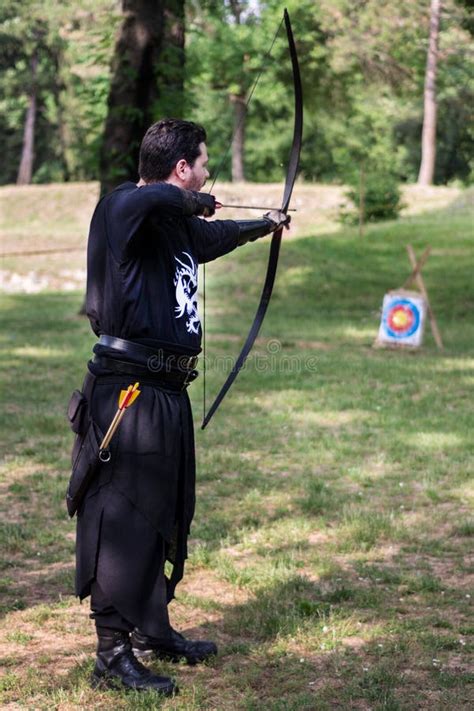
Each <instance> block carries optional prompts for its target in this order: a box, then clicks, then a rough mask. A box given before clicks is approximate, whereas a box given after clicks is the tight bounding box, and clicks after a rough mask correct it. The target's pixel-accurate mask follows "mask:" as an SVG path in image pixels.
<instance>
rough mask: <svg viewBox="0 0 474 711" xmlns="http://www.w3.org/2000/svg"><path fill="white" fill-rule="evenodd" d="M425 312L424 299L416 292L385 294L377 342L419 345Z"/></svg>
mask: <svg viewBox="0 0 474 711" xmlns="http://www.w3.org/2000/svg"><path fill="white" fill-rule="evenodd" d="M425 312H426V305H425V302H424V299H423V298H422V297H421V296H420V295H419V294H418V293H417V292H414V293H411V294H407V293H403V294H396V293H393V292H391V293H389V294H386V295H385V298H384V301H383V307H382V319H381V322H380V329H379V335H378V340H379V342H382V343H399V344H401V345H410V346H419V345H421V340H422V336H423V325H424V320H425Z"/></svg>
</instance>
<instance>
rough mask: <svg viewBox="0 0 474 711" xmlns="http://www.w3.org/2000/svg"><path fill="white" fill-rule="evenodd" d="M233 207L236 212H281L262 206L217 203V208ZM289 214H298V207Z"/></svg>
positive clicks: (291, 209)
mask: <svg viewBox="0 0 474 711" xmlns="http://www.w3.org/2000/svg"><path fill="white" fill-rule="evenodd" d="M217 206H219V207H233V208H235V209H236V210H280V208H279V207H262V206H261V205H228V204H227V203H226V204H224V203H223V202H218V203H216V207H217ZM288 212H297V209H296V207H291V208H290V209H289V210H288Z"/></svg>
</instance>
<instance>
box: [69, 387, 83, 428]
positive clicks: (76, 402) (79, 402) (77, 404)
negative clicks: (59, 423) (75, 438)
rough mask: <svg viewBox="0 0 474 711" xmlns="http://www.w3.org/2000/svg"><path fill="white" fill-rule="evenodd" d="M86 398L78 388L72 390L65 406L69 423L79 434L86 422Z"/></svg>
mask: <svg viewBox="0 0 474 711" xmlns="http://www.w3.org/2000/svg"><path fill="white" fill-rule="evenodd" d="M86 413H87V400H86V398H85V396H84V394H83V393H81V391H80V390H74V392H73V394H72V395H71V399H70V400H69V405H68V406H67V418H68V420H69V425H70V427H71V429H72V431H73V432H74V433H75V434H81V432H82V430H83V426H84V425H85V424H86V423H85V419H86Z"/></svg>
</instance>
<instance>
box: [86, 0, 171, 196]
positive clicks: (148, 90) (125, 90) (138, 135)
mask: <svg viewBox="0 0 474 711" xmlns="http://www.w3.org/2000/svg"><path fill="white" fill-rule="evenodd" d="M122 8H123V15H124V18H123V22H122V26H121V28H120V32H119V36H118V39H117V42H116V44H115V50H114V57H113V61H112V80H111V85H110V91H109V97H108V102H107V104H108V112H107V119H106V123H105V130H104V137H103V142H102V149H101V160H100V178H101V193H102V194H103V193H105V192H108V191H109V190H111V189H113V188H114V187H116V186H117V185H118V184H119V183H121V182H123V181H124V180H136V178H137V163H138V152H139V146H140V142H141V139H142V137H143V134H144V133H145V131H146V129H147V128H148V126H149V125H150V124H151V123H153V121H155V120H157V119H158V118H160V117H161V116H163V115H167V114H168V115H169V114H173V115H175V116H180V115H181V114H182V111H183V73H184V0H161V1H160V2H156V0H123V3H122Z"/></svg>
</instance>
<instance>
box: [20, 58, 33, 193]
mask: <svg viewBox="0 0 474 711" xmlns="http://www.w3.org/2000/svg"><path fill="white" fill-rule="evenodd" d="M37 69H38V56H37V54H36V51H34V53H33V56H32V58H31V88H30V92H29V95H28V109H27V112H26V119H25V130H24V132H23V148H22V151H21V160H20V167H19V169H18V176H17V179H16V184H17V185H29V184H30V183H31V177H32V175H33V160H34V156H35V123H36V93H37V86H36V72H37Z"/></svg>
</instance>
